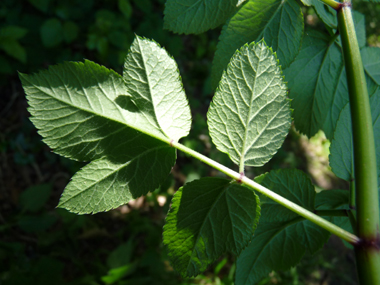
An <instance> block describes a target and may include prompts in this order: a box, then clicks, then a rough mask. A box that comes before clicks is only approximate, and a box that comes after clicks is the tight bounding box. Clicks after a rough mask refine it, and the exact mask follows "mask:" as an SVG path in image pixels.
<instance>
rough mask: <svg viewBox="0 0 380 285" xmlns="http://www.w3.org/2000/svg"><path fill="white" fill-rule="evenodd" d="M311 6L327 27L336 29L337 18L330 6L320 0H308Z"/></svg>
mask: <svg viewBox="0 0 380 285" xmlns="http://www.w3.org/2000/svg"><path fill="white" fill-rule="evenodd" d="M308 1H309V2H311V6H313V7H314V10H315V13H316V14H317V15H318V17H319V18H320V19H321V20H322V22H323V23H325V24H326V25H327V26H328V27H330V28H332V29H336V28H337V26H338V19H337V15H336V11H335V10H334V9H333V8H331V7H330V6H328V5H326V4H324V3H323V2H321V1H320V0H308Z"/></svg>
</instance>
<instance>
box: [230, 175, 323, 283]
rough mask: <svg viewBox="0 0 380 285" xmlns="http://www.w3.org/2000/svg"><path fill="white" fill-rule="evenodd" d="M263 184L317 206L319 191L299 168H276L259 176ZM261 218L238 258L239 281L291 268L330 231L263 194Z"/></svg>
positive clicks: (316, 247)
mask: <svg viewBox="0 0 380 285" xmlns="http://www.w3.org/2000/svg"><path fill="white" fill-rule="evenodd" d="M258 179H259V181H260V183H261V184H262V185H263V186H266V187H268V188H270V189H272V190H273V191H274V192H276V193H277V194H280V195H281V196H282V197H285V198H287V199H289V200H290V201H293V202H295V203H297V204H299V205H301V206H303V207H304V208H306V209H308V210H311V211H313V210H314V209H315V207H314V204H315V191H314V186H313V185H312V183H311V181H310V179H309V178H308V177H307V176H306V174H304V173H303V172H301V171H299V170H279V171H272V172H270V173H268V174H265V175H264V176H262V177H259V178H258ZM260 200H261V218H260V223H259V226H258V227H257V230H256V231H255V235H254V237H253V239H252V241H251V243H250V245H249V246H248V248H247V249H246V250H244V251H243V252H242V254H241V255H240V256H239V258H238V261H237V271H236V282H237V283H238V284H256V283H257V282H258V281H260V280H261V279H262V278H263V277H264V276H266V275H267V274H268V273H269V272H270V271H271V270H287V269H289V268H290V267H292V266H295V265H296V264H297V263H298V262H299V261H300V259H301V257H302V256H303V255H304V254H305V252H309V253H314V252H316V251H317V250H318V249H319V248H321V247H322V245H323V244H324V243H325V242H326V241H327V239H328V237H329V236H330V234H329V233H328V232H327V231H326V230H323V229H321V228H320V227H318V226H316V225H315V224H313V223H311V222H310V221H307V220H304V219H302V218H300V217H299V216H298V215H296V214H295V213H293V212H291V211H290V210H288V209H286V208H284V207H283V206H281V205H279V204H277V203H276V202H273V201H272V200H269V199H268V198H266V197H262V196H260Z"/></svg>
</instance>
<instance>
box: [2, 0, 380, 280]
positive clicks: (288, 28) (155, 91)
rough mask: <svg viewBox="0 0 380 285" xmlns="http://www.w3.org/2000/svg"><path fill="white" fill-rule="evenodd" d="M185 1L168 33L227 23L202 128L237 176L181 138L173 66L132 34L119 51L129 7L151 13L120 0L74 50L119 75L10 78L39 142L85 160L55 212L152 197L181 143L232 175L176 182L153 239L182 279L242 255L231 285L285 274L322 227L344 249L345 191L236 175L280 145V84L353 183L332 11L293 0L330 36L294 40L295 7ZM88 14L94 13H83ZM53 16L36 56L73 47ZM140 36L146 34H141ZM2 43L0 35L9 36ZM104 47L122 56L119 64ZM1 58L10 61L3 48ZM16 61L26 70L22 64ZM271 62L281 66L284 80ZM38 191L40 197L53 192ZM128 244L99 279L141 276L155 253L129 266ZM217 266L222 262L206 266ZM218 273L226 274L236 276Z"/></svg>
mask: <svg viewBox="0 0 380 285" xmlns="http://www.w3.org/2000/svg"><path fill="white" fill-rule="evenodd" d="M73 1H74V0H73ZM30 2H31V3H32V5H34V6H35V7H37V8H38V9H40V10H41V11H43V12H45V13H46V12H47V11H50V10H49V9H50V8H49V7H51V5H53V4H52V2H50V1H36V0H33V1H30ZM190 2H191V3H188V2H186V3H185V2H184V1H171V0H168V1H167V3H166V9H165V28H167V29H170V30H172V31H174V32H176V33H184V34H189V33H196V34H198V33H202V32H204V31H206V30H208V29H212V28H215V27H217V26H219V25H220V24H222V23H224V22H226V21H227V22H226V23H225V25H224V27H223V30H222V34H221V36H220V41H219V44H218V46H217V50H216V54H215V57H214V62H213V66H212V84H213V85H214V87H216V86H217V85H218V89H217V91H216V93H215V96H214V98H213V100H212V102H211V105H210V108H209V112H208V115H207V119H208V120H207V124H208V126H209V131H210V136H211V138H212V141H213V142H214V143H215V145H216V147H217V149H218V150H220V151H221V152H224V153H226V154H228V155H229V157H230V159H231V160H232V161H233V162H234V163H235V164H238V165H239V172H240V174H239V173H236V172H234V171H233V170H231V169H229V168H228V167H225V166H223V165H221V164H219V163H217V162H216V161H214V160H212V159H210V158H207V157H205V156H203V155H202V154H200V153H198V152H197V151H194V150H192V149H191V148H194V149H197V148H202V146H201V144H199V143H197V141H195V140H193V139H188V140H186V141H185V142H184V145H185V146H184V145H181V144H179V143H178V141H179V139H181V138H183V137H186V136H187V135H188V134H189V132H190V125H191V115H190V108H189V106H188V105H189V103H188V101H187V98H186V95H185V92H184V90H183V86H182V82H181V78H180V75H179V71H178V67H177V64H176V63H175V61H174V59H173V58H171V57H170V56H169V55H168V53H167V52H166V51H165V50H164V49H163V48H161V47H159V46H158V44H156V43H155V42H154V41H150V40H147V39H145V38H141V37H136V38H135V40H134V41H133V43H132V45H131V47H130V50H129V52H128V53H126V48H127V46H128V45H129V43H130V38H129V35H125V33H124V32H126V31H130V25H129V24H127V25H125V24H126V23H127V22H128V21H129V19H131V18H133V17H131V14H132V12H131V9H132V8H131V7H132V5H136V7H139V9H140V10H144V11H145V12H146V11H151V10H153V9H154V6H153V5H152V4H151V3H150V2H149V1H134V2H133V4H131V3H130V2H129V1H126V0H120V1H117V7H118V9H119V12H120V15H116V14H115V12H112V11H110V10H108V9H106V8H105V9H102V10H99V11H97V12H96V13H94V19H95V21H94V23H93V25H92V26H91V28H90V29H89V33H88V38H87V40H86V42H85V45H86V47H87V48H88V49H90V50H96V51H97V52H98V53H99V55H100V57H101V58H103V59H105V58H107V57H109V56H111V55H112V54H113V55H112V57H113V60H110V61H111V62H114V63H115V62H120V61H121V60H124V70H123V75H122V76H121V75H119V74H118V73H116V72H115V71H113V70H110V69H107V68H105V67H103V66H101V65H98V64H95V63H93V62H91V61H88V60H86V61H85V62H84V63H80V62H68V63H63V64H59V65H56V66H53V67H50V68H49V70H47V71H41V72H39V73H37V74H34V75H25V74H22V73H20V78H21V81H22V84H23V87H24V90H25V93H26V94H27V99H28V101H29V105H30V108H29V111H30V113H31V115H32V118H31V120H32V122H33V123H34V125H35V126H36V127H37V128H38V130H39V133H40V134H41V135H42V137H43V139H44V142H45V143H46V144H47V145H48V146H50V147H51V148H52V150H53V151H54V152H56V153H58V154H60V155H62V156H65V157H67V158H70V159H73V160H78V161H90V163H89V164H87V165H85V166H84V167H83V168H82V169H81V170H79V171H78V172H77V173H76V174H75V175H74V176H73V178H72V180H71V182H70V183H69V184H68V185H67V187H66V189H65V191H64V193H63V195H62V197H61V200H60V203H59V207H62V208H66V209H68V210H69V211H71V212H74V213H79V214H83V213H97V212H102V211H108V210H110V209H113V208H116V207H118V206H120V205H122V204H125V203H127V202H129V201H131V200H132V199H135V198H137V197H140V196H142V195H147V194H148V192H155V190H156V189H161V188H162V187H165V186H164V185H165V180H166V177H167V175H168V173H169V172H170V170H171V169H172V168H173V166H174V164H175V161H176V148H178V149H180V150H183V151H184V152H185V154H186V155H187V156H193V157H196V158H198V159H199V160H200V161H202V162H205V163H207V164H208V165H210V166H213V167H214V168H216V169H218V170H220V171H222V172H223V173H225V174H227V175H228V176H230V177H232V180H231V179H225V178H211V177H210V178H201V177H202V175H200V174H199V173H198V172H204V173H206V171H204V169H199V171H197V172H195V171H194V170H191V171H187V170H186V174H188V176H187V177H186V182H187V183H186V184H185V185H184V186H183V187H181V188H180V189H179V190H178V191H177V192H176V193H175V195H174V198H173V201H172V206H171V209H170V211H169V213H168V215H167V219H166V225H165V226H164V233H163V240H164V243H165V244H166V246H167V249H168V255H169V259H170V260H171V262H172V265H173V267H174V268H175V269H176V271H177V272H179V273H180V274H181V275H182V276H190V277H191V276H196V275H198V274H199V273H201V272H202V271H204V270H206V269H207V266H209V265H210V264H211V263H213V262H214V261H216V260H217V259H218V258H219V257H220V256H222V255H223V254H226V253H232V254H234V255H239V257H238V260H237V264H236V283H237V284H256V283H257V282H259V281H260V280H261V279H262V278H264V277H265V276H267V275H268V273H269V272H270V271H271V270H287V269H289V268H290V267H292V266H295V265H296V264H297V263H298V262H299V261H300V260H301V258H302V256H304V255H305V254H306V253H307V254H314V253H315V252H316V251H317V250H318V249H320V248H321V247H322V246H323V244H324V243H325V242H326V241H327V239H328V238H329V236H330V233H329V232H328V231H326V230H325V228H326V229H329V230H331V229H333V230H331V232H334V230H335V229H336V231H335V233H336V234H337V235H339V234H340V233H341V234H342V236H343V237H344V238H346V239H347V240H349V241H352V239H350V237H355V238H357V237H356V236H353V235H352V234H350V233H349V232H352V226H351V225H350V223H349V219H348V218H347V217H342V209H343V210H344V211H345V212H344V213H347V211H351V209H350V210H349V209H347V204H348V197H349V192H347V191H343V190H331V191H322V192H321V193H320V194H316V192H315V187H314V185H313V184H312V182H311V180H310V179H309V178H308V177H307V175H306V174H305V173H303V172H301V171H300V170H278V171H271V172H269V173H267V174H264V175H262V176H259V177H257V178H256V180H255V181H256V182H257V183H258V184H256V183H254V182H253V181H251V180H249V178H247V177H246V176H245V175H246V174H247V173H248V172H247V173H245V166H262V165H264V164H265V163H267V162H268V161H269V160H270V159H271V158H272V157H273V155H274V154H275V153H276V152H277V150H278V149H279V148H280V146H281V144H282V143H283V141H284V139H285V137H286V135H287V133H288V130H289V127H290V124H291V118H290V116H291V110H290V100H288V99H287V89H289V90H290V92H289V96H290V98H291V99H292V102H291V104H292V107H293V108H294V113H293V115H294V121H295V127H296V128H297V129H298V130H299V131H300V132H302V133H305V134H306V135H307V136H309V137H311V136H313V135H314V134H316V133H317V132H318V131H319V130H321V129H322V130H324V131H325V133H326V136H327V137H328V138H330V139H331V138H334V140H333V142H332V145H331V158H330V161H331V166H332V168H333V171H334V172H335V173H336V174H337V175H338V176H339V177H341V178H343V179H346V180H351V179H354V176H353V158H352V157H353V156H352V153H353V148H352V145H350V142H351V141H352V131H351V123H350V120H351V119H350V113H349V106H348V104H347V102H348V94H347V93H348V92H347V89H348V88H347V80H346V70H345V67H344V63H343V56H342V52H341V46H342V42H340V41H339V39H338V35H337V34H334V33H335V29H336V28H337V22H336V15H335V13H336V12H335V10H333V9H332V8H330V7H327V6H326V5H325V4H323V3H322V2H319V1H317V0H303V1H302V2H303V3H304V4H305V5H309V6H312V7H313V8H314V9H315V11H316V13H317V15H318V16H319V17H320V19H321V20H322V22H323V23H324V24H325V26H326V28H327V30H328V32H329V34H326V33H321V32H319V31H314V30H307V32H306V33H305V35H303V30H304V23H303V14H302V12H301V9H302V7H301V6H302V5H300V3H298V2H297V1H294V0H285V1H279V0H270V1H254V0H248V1H236V0H235V1H227V0H225V1H190ZM89 3H90V2H89ZM83 5H86V4H83ZM87 5H89V7H90V8H91V6H92V5H93V4H92V2H91V3H90V4H87ZM114 5H116V2H115V4H114ZM90 8H89V10H90ZM56 11H57V12H56V15H50V17H49V19H47V20H45V21H44V23H43V24H41V25H40V33H41V38H42V42H43V43H44V45H45V47H46V48H49V49H50V48H51V49H53V48H54V47H58V46H60V45H63V44H70V43H75V42H76V41H78V40H80V39H83V37H81V36H80V30H81V28H80V26H79V25H77V24H76V22H74V21H73V19H72V18H71V13H70V9H68V6H65V5H63V6H60V7H59V8H57V9H56ZM145 12H144V13H145ZM146 13H147V12H146ZM73 15H74V16H72V17H73V18H75V17H76V16H75V13H73ZM354 17H355V23H356V32H357V34H358V35H359V36H358V40H359V46H360V48H361V52H362V56H363V62H364V68H365V72H366V75H367V82H368V86H369V90H370V91H371V93H373V95H372V97H371V107H372V115H373V125H374V132H375V136H376V143H377V145H376V146H377V156H379V154H380V148H379V145H378V142H379V141H380V138H379V134H380V129H379V128H378V127H379V126H378V125H379V123H378V118H379V117H380V113H379V112H380V109H379V102H380V93H379V90H380V87H379V86H378V85H379V81H380V78H379V72H378V70H379V65H380V63H379V61H378V55H379V52H378V51H379V49H378V48H368V47H365V29H364V17H363V16H362V15H361V14H358V13H356V14H355V15H354ZM152 22H154V20H153V21H152ZM140 28H141V27H140ZM145 28H147V30H149V25H148V26H146V27H145ZM141 29H142V30H143V29H144V27H143V28H141ZM138 30H139V29H138V28H137V31H138ZM17 31H18V32H17ZM8 34H9V32H8ZM14 34H16V36H14V40H15V42H18V40H19V39H22V38H23V37H24V36H25V35H27V33H26V32H25V30H22V29H21V30H20V29H19V30H17V29H16V30H15V32H14ZM2 35H5V36H4V37H6V36H7V31H6V30H5V32H2ZM158 37H159V36H158ZM264 40H265V42H264ZM266 43H267V44H268V45H269V46H271V48H270V47H268V46H267V45H266ZM301 43H302V48H301ZM179 46H180V45H179ZM241 46H242V47H241ZM113 48H116V49H117V50H119V51H120V52H119V53H118V54H117V55H116V56H115V54H114V53H113V52H112V50H113ZM272 49H273V50H272ZM3 50H4V51H5V52H6V53H8V54H9V55H11V53H10V52H9V50H10V49H4V48H3ZM177 50H178V49H177ZM274 51H275V52H274ZM202 52H203V51H199V53H200V54H202ZM124 55H126V58H125V59H124ZM13 56H14V57H15V58H18V57H17V56H16V55H13ZM115 58H116V60H115ZM277 58H278V59H277ZM18 59H19V60H20V61H23V62H25V60H26V57H25V59H22V58H18ZM0 60H1V57H0ZM281 66H283V67H286V69H285V70H284V74H285V77H286V80H287V81H288V82H289V83H288V85H286V83H285V82H284V78H283V76H282V69H281ZM5 69H6V68H5ZM220 78H221V80H220V82H219V79H220ZM192 100H193V99H192V98H190V105H191V104H192V103H193V102H194V101H195V100H194V101H192ZM194 104H198V105H197V106H201V104H199V103H194ZM195 118H196V119H195V121H197V122H198V120H199V121H201V122H202V123H203V126H205V125H206V123H205V122H204V120H202V119H199V118H198V117H195ZM338 118H339V120H338ZM197 128H199V125H198V126H195V128H194V129H195V130H194V132H196V133H197V134H198V132H199V130H197ZM207 140H208V138H206V139H205V141H207ZM207 143H208V141H207ZM186 146H188V147H189V146H190V147H191V148H190V149H189V148H186ZM208 148H210V147H208ZM210 156H211V157H212V156H213V150H212V151H210ZM378 161H380V157H378ZM378 171H379V173H380V167H379V166H378ZM239 175H240V176H239ZM191 180H193V181H192V182H189V181H191ZM183 181H185V179H183ZM183 181H182V182H183ZM379 181H380V176H379ZM241 184H244V185H241ZM247 185H249V186H250V187H251V188H252V189H251V188H248V187H247ZM269 189H270V190H269ZM254 190H255V191H257V192H258V193H261V194H259V195H257V194H256V192H254ZM35 191H36V190H35V189H29V191H27V192H25V193H26V194H24V195H25V197H26V198H25V197H24V198H22V200H21V201H23V202H22V203H23V208H24V210H25V211H29V212H31V213H35V212H36V211H39V210H40V209H41V205H42V204H41V203H36V202H33V201H32V200H31V202H30V203H28V202H26V201H27V200H28V197H30V195H33V193H35ZM44 191H45V192H42V193H44V194H45V196H43V198H44V199H45V200H46V199H47V197H48V196H49V195H50V191H47V190H46V189H45V190H44ZM157 191H159V190H157ZM350 191H353V189H351V190H350ZM31 193H32V194H31ZM278 195H279V196H278ZM268 197H270V198H268ZM278 197H280V198H278ZM350 197H352V195H351V196H350ZM259 198H260V200H259ZM271 199H273V200H271ZM275 201H277V202H275ZM293 203H294V204H293ZM295 204H296V205H295ZM297 205H298V206H300V207H301V208H300V209H302V210H299V208H298V207H297ZM284 206H286V207H284ZM327 210H328V211H327ZM323 211H325V212H323ZM334 211H335V212H334ZM313 213H314V214H313ZM315 213H316V214H319V215H321V216H324V215H326V220H327V221H324V222H321V219H320V218H318V217H317V216H316V215H315ZM335 213H336V215H337V216H336V217H335V216H334V215H335ZM298 214H299V215H301V216H302V217H301V216H299V215H298ZM259 217H260V223H259V224H258V220H259ZM303 217H305V218H306V219H305V218H303ZM56 221H57V218H56V217H55V216H54V215H50V214H44V215H43V218H42V223H40V224H39V225H38V226H35V224H36V219H35V216H34V215H32V214H31V215H30V216H25V217H24V219H23V220H20V221H18V226H19V228H21V229H22V230H24V231H26V232H33V231H36V232H38V231H42V230H46V229H48V228H50V227H51V226H52V225H54V224H55V223H56ZM312 221H313V222H312ZM331 223H335V224H336V225H338V226H340V227H341V228H338V227H336V226H334V225H333V224H331ZM326 224H327V225H328V226H326ZM320 226H321V227H320ZM256 228H257V229H256ZM344 229H345V230H346V231H344ZM337 231H339V233H337ZM134 238H135V237H134V236H132V237H131V239H130V240H129V241H128V242H127V243H125V244H123V245H121V246H120V247H117V248H116V249H115V250H114V251H112V253H111V254H110V255H109V256H108V259H107V270H104V271H103V275H102V278H101V280H102V281H103V282H104V283H105V284H114V283H118V282H120V284H124V283H123V280H125V279H130V280H128V281H130V283H131V284H143V283H144V282H151V281H152V280H151V279H150V277H149V276H142V277H141V276H140V277H138V278H137V279H133V277H132V276H133V275H134V274H136V272H138V270H139V268H140V267H142V266H143V265H144V264H145V263H149V262H150V263H152V262H153V263H154V261H155V259H154V257H152V256H156V255H154V254H153V255H152V256H149V255H147V256H146V257H145V259H142V260H134V259H133V254H134V247H135V245H136V242H135V240H134ZM223 260H224V259H223ZM225 263H226V262H223V261H222V262H221V263H219V265H218V266H217V267H216V269H215V271H219V270H221V268H222V267H223V266H224V265H225ZM151 270H152V271H153V269H151ZM157 270H159V269H157ZM229 272H230V273H229V275H233V274H234V272H235V269H231V270H230V271H229ZM231 272H232V273H231ZM230 277H231V276H229V278H228V279H227V280H229V281H228V282H229V283H231V278H230ZM148 280H149V281H148ZM128 281H127V282H128ZM148 284H149V283H148Z"/></svg>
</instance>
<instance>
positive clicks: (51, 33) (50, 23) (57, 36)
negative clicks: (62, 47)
mask: <svg viewBox="0 0 380 285" xmlns="http://www.w3.org/2000/svg"><path fill="white" fill-rule="evenodd" d="M40 34H41V39H42V43H43V45H44V46H45V47H48V48H51V47H54V46H57V45H59V44H60V43H61V42H62V40H63V28H62V24H61V21H59V20H58V19H56V18H52V19H49V20H46V21H45V22H44V23H43V24H42V26H41V28H40Z"/></svg>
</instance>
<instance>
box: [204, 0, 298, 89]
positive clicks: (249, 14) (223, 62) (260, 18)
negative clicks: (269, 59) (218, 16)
mask: <svg viewBox="0 0 380 285" xmlns="http://www.w3.org/2000/svg"><path fill="white" fill-rule="evenodd" d="M303 25H304V24H303V16H302V12H301V7H300V6H299V5H298V4H297V2H296V1H294V0H286V1H281V0H270V1H254V0H250V1H248V2H247V3H245V4H244V6H243V7H242V8H241V9H240V10H239V11H238V12H237V13H236V14H235V15H234V16H233V17H231V18H230V19H229V20H228V21H227V23H226V25H225V26H224V27H223V30H222V33H221V35H220V41H219V43H218V46H217V50H216V52H215V57H214V60H213V64H212V73H211V76H212V86H213V88H216V87H217V86H218V83H219V80H220V78H221V77H222V73H223V70H225V69H226V67H227V64H228V62H229V61H230V58H231V57H232V55H233V54H234V53H235V51H236V50H237V49H239V48H240V47H241V46H242V45H244V44H245V43H251V42H253V41H259V40H261V39H262V38H264V40H265V42H266V43H267V44H268V46H270V47H272V48H273V50H274V51H276V53H277V56H278V59H279V60H280V63H281V65H282V66H283V67H284V68H285V67H287V66H288V65H289V64H290V63H291V62H292V61H293V60H294V58H295V57H296V55H297V54H298V51H299V49H300V47H301V40H302V35H303Z"/></svg>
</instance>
